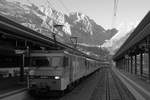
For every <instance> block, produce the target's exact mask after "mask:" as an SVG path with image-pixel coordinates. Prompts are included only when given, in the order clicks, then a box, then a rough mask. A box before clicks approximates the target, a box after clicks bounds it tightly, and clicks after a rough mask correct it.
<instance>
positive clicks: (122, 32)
mask: <svg viewBox="0 0 150 100" xmlns="http://www.w3.org/2000/svg"><path fill="white" fill-rule="evenodd" d="M136 26H137V23H134V22H129V23H127V22H125V21H124V22H121V23H120V24H118V26H117V30H119V31H118V33H117V34H115V35H114V36H113V37H112V38H111V39H110V40H106V41H105V42H104V44H102V47H106V48H118V45H117V41H119V40H120V39H121V38H122V37H124V36H126V34H127V33H129V32H130V31H131V30H133V29H134V28H135V27H136ZM119 46H120V45H119Z"/></svg>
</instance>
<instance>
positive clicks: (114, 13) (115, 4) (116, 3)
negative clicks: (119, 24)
mask: <svg viewBox="0 0 150 100" xmlns="http://www.w3.org/2000/svg"><path fill="white" fill-rule="evenodd" d="M118 3H119V0H114V8H113V17H112V26H111V27H112V28H114V27H115V23H116V17H117V14H118V12H117V11H118Z"/></svg>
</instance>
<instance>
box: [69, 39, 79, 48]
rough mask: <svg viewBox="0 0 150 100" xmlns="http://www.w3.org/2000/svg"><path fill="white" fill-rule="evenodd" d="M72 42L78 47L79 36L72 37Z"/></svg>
mask: <svg viewBox="0 0 150 100" xmlns="http://www.w3.org/2000/svg"><path fill="white" fill-rule="evenodd" d="M70 40H71V43H72V44H73V45H74V48H77V44H78V37H70Z"/></svg>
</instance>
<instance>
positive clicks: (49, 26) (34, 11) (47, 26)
mask: <svg viewBox="0 0 150 100" xmlns="http://www.w3.org/2000/svg"><path fill="white" fill-rule="evenodd" d="M0 14H1V15H4V16H6V17H8V18H10V19H12V20H14V21H16V22H18V23H20V24H22V25H24V26H27V27H29V28H31V29H33V30H35V31H38V32H39V33H41V34H43V35H46V36H48V37H50V38H52V32H55V33H56V34H57V40H59V41H62V42H67V43H69V42H70V37H71V36H76V37H78V42H79V43H87V44H92V45H93V44H94V45H100V44H102V43H104V41H105V40H108V39H110V38H111V37H112V36H113V35H114V34H116V32H117V30H115V29H113V30H105V29H104V28H103V27H101V26H100V25H98V24H96V23H95V21H94V20H92V19H90V18H89V17H88V16H86V15H84V14H82V13H78V12H74V13H70V14H68V15H67V14H63V13H61V12H59V11H56V10H54V9H52V8H51V7H49V6H44V5H43V6H36V5H35V4H32V3H29V4H22V3H21V2H19V0H18V2H11V0H9V1H7V0H0ZM57 24H59V25H63V27H58V28H53V26H54V25H57Z"/></svg>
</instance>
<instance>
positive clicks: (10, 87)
mask: <svg viewBox="0 0 150 100" xmlns="http://www.w3.org/2000/svg"><path fill="white" fill-rule="evenodd" d="M26 87H27V86H26V84H24V83H21V82H19V78H18V77H9V78H0V99H1V98H4V97H6V96H9V95H12V94H15V93H18V92H20V91H22V90H24V89H25V88H26Z"/></svg>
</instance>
